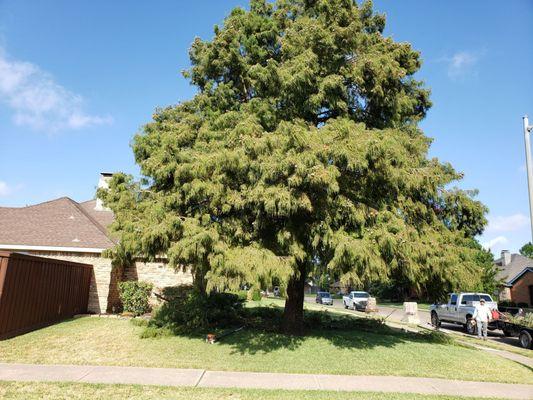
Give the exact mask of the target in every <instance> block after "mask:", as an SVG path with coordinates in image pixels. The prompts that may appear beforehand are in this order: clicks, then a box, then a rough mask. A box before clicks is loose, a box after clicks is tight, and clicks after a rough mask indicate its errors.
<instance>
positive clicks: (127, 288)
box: [118, 281, 153, 316]
mask: <svg viewBox="0 0 533 400" xmlns="http://www.w3.org/2000/svg"><path fill="white" fill-rule="evenodd" d="M118 288H119V296H120V300H121V301H122V305H123V307H124V311H125V312H130V313H132V314H133V315H134V316H137V315H143V314H145V313H147V312H148V311H150V304H149V302H148V300H149V298H150V294H151V293H152V288H153V285H152V284H151V283H148V282H138V281H127V282H119V284H118Z"/></svg>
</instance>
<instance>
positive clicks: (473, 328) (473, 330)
mask: <svg viewBox="0 0 533 400" xmlns="http://www.w3.org/2000/svg"><path fill="white" fill-rule="evenodd" d="M465 331H466V333H468V334H469V335H475V334H477V325H476V321H474V320H473V319H469V320H468V321H466V325H465Z"/></svg>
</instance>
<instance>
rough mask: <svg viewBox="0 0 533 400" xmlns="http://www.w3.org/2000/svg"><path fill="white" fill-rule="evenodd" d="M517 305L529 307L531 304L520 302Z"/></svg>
mask: <svg viewBox="0 0 533 400" xmlns="http://www.w3.org/2000/svg"><path fill="white" fill-rule="evenodd" d="M516 306H517V307H519V308H528V307H529V304H527V303H518V304H517V305H516Z"/></svg>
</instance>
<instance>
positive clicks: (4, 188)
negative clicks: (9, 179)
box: [0, 181, 13, 197]
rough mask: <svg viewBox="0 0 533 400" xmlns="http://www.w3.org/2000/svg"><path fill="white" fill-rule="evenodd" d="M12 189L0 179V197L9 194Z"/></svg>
mask: <svg viewBox="0 0 533 400" xmlns="http://www.w3.org/2000/svg"><path fill="white" fill-rule="evenodd" d="M12 192H13V189H12V188H11V187H10V186H9V185H8V184H7V183H5V182H4V181H0V197H5V196H9V195H10V194H11V193H12Z"/></svg>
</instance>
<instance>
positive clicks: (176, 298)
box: [149, 287, 244, 334]
mask: <svg viewBox="0 0 533 400" xmlns="http://www.w3.org/2000/svg"><path fill="white" fill-rule="evenodd" d="M163 297H164V298H165V299H166V300H167V301H165V302H164V303H163V304H162V305H161V306H160V307H159V308H158V309H157V310H156V312H155V313H154V316H153V318H152V319H151V320H150V323H149V326H150V327H153V328H165V329H168V330H170V331H172V332H173V333H176V334H179V333H191V332H196V333H203V332H205V331H206V330H207V329H213V328H227V327H230V326H236V325H238V324H242V323H243V318H242V317H243V304H244V300H243V299H242V298H241V297H240V296H238V295H236V294H233V293H211V294H210V295H208V296H206V295H202V294H200V293H198V292H197V291H195V290H194V289H192V288H191V287H174V288H167V289H165V290H164V291H163Z"/></svg>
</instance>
